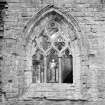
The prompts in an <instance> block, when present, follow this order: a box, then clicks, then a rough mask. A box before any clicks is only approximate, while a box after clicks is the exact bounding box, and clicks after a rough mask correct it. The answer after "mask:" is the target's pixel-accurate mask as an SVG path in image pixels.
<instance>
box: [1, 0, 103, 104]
mask: <svg viewBox="0 0 105 105" xmlns="http://www.w3.org/2000/svg"><path fill="white" fill-rule="evenodd" d="M6 2H7V8H8V9H5V16H4V34H3V41H2V43H3V47H2V57H3V61H2V62H3V63H2V66H1V67H2V82H3V83H2V86H3V90H4V91H6V94H7V97H8V99H11V98H13V97H15V98H16V97H18V96H19V95H20V94H22V92H23V90H25V87H24V86H25V85H26V84H25V76H24V72H25V70H27V66H26V62H27V58H26V50H25V40H24V39H26V36H25V34H23V33H24V29H25V28H27V25H26V24H27V23H28V22H29V21H30V19H31V18H32V17H33V16H34V15H35V14H36V13H37V12H38V11H40V10H41V9H42V8H44V7H45V6H47V5H50V4H54V5H55V6H56V7H58V8H61V9H63V11H65V13H68V14H71V15H72V16H73V17H74V18H75V19H76V20H77V22H78V24H79V27H80V29H81V32H82V36H83V39H82V40H84V42H85V43H84V46H86V47H87V48H86V49H87V52H86V54H87V55H88V56H87V58H86V57H84V56H83V58H84V61H83V60H82V61H81V62H82V68H84V70H83V71H82V72H81V75H82V73H83V72H85V73H86V74H84V73H83V76H82V77H81V84H82V88H81V91H82V92H83V94H84V96H85V92H86V91H87V93H88V94H89V97H88V99H87V101H83V100H82V101H81V100H76V101H73V100H72V101H68V100H66V101H58V102H56V100H53V101H52V100H51V101H50V100H38V101H35V100H34V101H33V102H20V105H21V104H23V105H25V104H26V103H29V105H36V104H37V105H40V104H43V105H44V104H45V105H50V104H51V105H58V104H60V105H68V104H69V105H82V104H83V105H96V104H97V105H104V104H105V35H104V34H105V1H104V0H7V1H6ZM27 43H28V42H27ZM84 52H85V51H84ZM10 103H11V101H10ZM12 103H15V102H14V101H12ZM14 105H16V103H15V104H14Z"/></svg>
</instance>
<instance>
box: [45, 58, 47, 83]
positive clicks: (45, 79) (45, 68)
mask: <svg viewBox="0 0 105 105" xmlns="http://www.w3.org/2000/svg"><path fill="white" fill-rule="evenodd" d="M46 82H47V58H46V56H44V83H46Z"/></svg>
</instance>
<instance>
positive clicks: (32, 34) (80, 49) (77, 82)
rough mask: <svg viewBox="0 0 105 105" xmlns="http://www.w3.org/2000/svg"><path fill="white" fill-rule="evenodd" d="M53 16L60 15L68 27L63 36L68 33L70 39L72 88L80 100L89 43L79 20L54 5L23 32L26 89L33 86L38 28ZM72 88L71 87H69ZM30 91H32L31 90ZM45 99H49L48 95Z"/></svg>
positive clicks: (35, 17)
mask: <svg viewBox="0 0 105 105" xmlns="http://www.w3.org/2000/svg"><path fill="white" fill-rule="evenodd" d="M53 14H55V15H58V17H60V21H61V20H62V23H63V24H64V25H65V26H66V25H67V30H63V32H61V34H62V36H63V35H64V37H66V36H65V35H66V32H67V31H68V36H67V37H68V38H67V39H66V40H70V43H69V44H68V45H69V46H70V48H71V53H72V57H73V85H71V86H74V89H75V91H74V93H76V94H77V96H74V98H80V97H81V89H80V88H81V71H82V70H83V68H82V63H81V61H82V59H87V42H86V40H85V38H84V36H83V34H82V32H81V29H80V27H79V25H78V22H77V20H76V19H75V18H74V17H73V16H72V15H70V14H67V13H65V12H64V11H63V10H62V9H59V8H57V7H55V6H53V5H51V6H47V7H45V8H43V9H42V10H41V11H39V12H38V13H37V14H36V15H35V16H33V17H32V19H31V20H30V21H29V22H28V23H27V25H26V26H25V28H24V31H23V32H24V35H25V50H26V59H27V62H26V68H27V70H25V77H26V87H30V86H31V85H33V84H32V56H33V55H34V53H35V51H36V45H37V43H38V41H39V40H37V41H36V38H38V34H37V33H38V32H40V28H37V27H39V24H41V22H43V20H45V19H46V18H47V17H48V16H51V15H53ZM45 23H49V18H48V21H46V20H45ZM60 25H61V23H60ZM43 27H44V26H43ZM36 85H37V84H36ZM42 85H43V84H42ZM60 86H61V85H59V84H58V87H60ZM71 86H70V85H69V87H71ZM64 87H65V88H66V87H68V86H66V85H65V86H64ZM28 91H30V89H29V90H28ZM36 91H37V90H36ZM51 91H52V90H51ZM43 95H44V94H43ZM27 97H28V96H27ZM29 97H30V96H29ZM45 97H47V95H46V96H45ZM70 97H71V96H70Z"/></svg>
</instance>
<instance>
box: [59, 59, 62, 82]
mask: <svg viewBox="0 0 105 105" xmlns="http://www.w3.org/2000/svg"><path fill="white" fill-rule="evenodd" d="M59 83H62V70H61V57H59Z"/></svg>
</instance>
